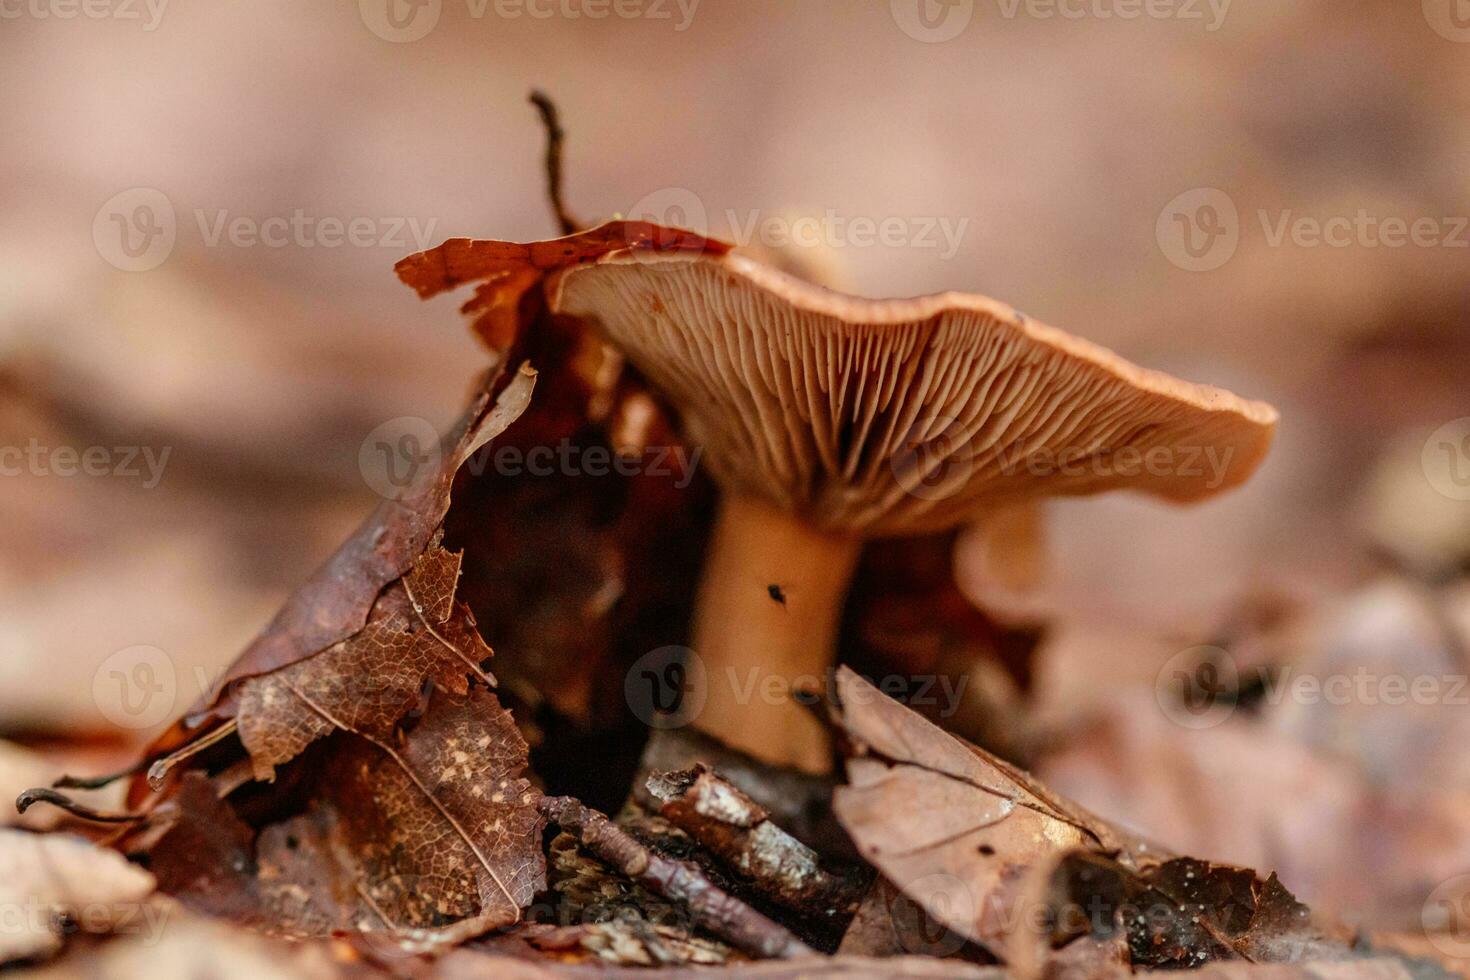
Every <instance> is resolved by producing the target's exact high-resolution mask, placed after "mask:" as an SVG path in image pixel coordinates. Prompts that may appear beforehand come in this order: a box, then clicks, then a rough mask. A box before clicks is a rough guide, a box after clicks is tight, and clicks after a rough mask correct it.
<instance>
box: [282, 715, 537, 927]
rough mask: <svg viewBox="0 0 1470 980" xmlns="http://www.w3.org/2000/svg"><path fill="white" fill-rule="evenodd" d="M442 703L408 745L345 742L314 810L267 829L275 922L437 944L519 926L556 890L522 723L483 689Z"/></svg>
mask: <svg viewBox="0 0 1470 980" xmlns="http://www.w3.org/2000/svg"><path fill="white" fill-rule="evenodd" d="M436 701H437V702H438V703H436V704H435V705H434V706H433V708H432V709H431V710H429V711H428V712H427V713H426V714H425V715H424V717H423V719H422V720H421V721H420V722H419V724H418V725H417V726H416V727H414V728H413V729H412V730H411V731H409V732H408V733H407V735H406V736H405V737H404V739H403V740H402V744H391V743H389V742H380V741H375V740H374V739H372V738H368V737H364V738H355V739H348V740H345V741H344V742H343V745H342V748H341V750H340V751H339V752H337V753H335V754H333V755H332V757H331V762H330V773H331V778H330V780H329V781H328V782H327V784H325V785H322V786H319V787H317V791H316V792H315V793H314V794H313V797H312V800H311V803H310V808H309V810H308V812H307V813H305V814H303V815H301V816H298V817H294V818H292V819H290V820H287V821H285V822H283V823H278V824H273V825H271V826H269V827H267V828H266V829H265V830H264V831H262V833H261V835H260V838H259V841H258V843H257V861H258V863H259V865H260V872H259V877H260V888H261V892H262V897H263V901H264V903H265V905H266V906H267V907H268V908H269V909H270V910H271V911H272V913H273V914H272V916H271V918H272V919H273V920H274V921H276V922H279V923H282V924H283V925H286V926H288V927H292V928H293V931H297V932H300V933H303V934H307V935H311V934H318V935H319V934H325V933H328V932H331V931H332V930H334V929H342V930H352V931H359V932H364V933H376V934H381V935H384V936H386V937H389V938H390V940H391V941H398V940H402V941H404V942H405V943H407V944H408V945H409V946H410V947H413V948H435V947H438V946H442V945H445V944H452V943H455V942H462V941H463V940H465V939H468V938H472V937H474V936H477V935H480V934H481V933H484V932H487V931H489V930H490V929H494V928H498V927H501V926H505V925H509V924H511V923H513V922H515V921H517V920H518V919H519V918H520V910H521V908H522V907H524V906H526V905H529V904H530V902H531V899H532V897H533V896H534V895H535V894H536V892H537V891H538V890H540V889H541V888H543V887H545V859H544V856H543V854H542V850H541V833H540V831H541V820H540V817H539V815H538V814H537V811H536V806H535V804H536V800H537V798H538V796H539V794H538V793H536V791H535V790H533V789H532V787H531V785H530V783H528V782H527V781H526V780H525V779H523V778H521V773H522V772H523V771H524V769H525V766H526V744H525V742H524V741H523V740H522V739H521V736H520V733H519V732H518V731H517V730H516V727H515V723H514V722H513V721H512V720H511V717H510V713H509V712H508V711H506V710H505V709H503V708H501V707H500V705H499V703H498V702H497V701H496V699H495V696H494V695H493V694H491V693H489V692H488V691H485V690H483V689H479V688H477V689H475V690H474V691H473V692H471V693H470V694H469V695H468V696H466V697H457V696H452V695H443V696H438V697H436Z"/></svg>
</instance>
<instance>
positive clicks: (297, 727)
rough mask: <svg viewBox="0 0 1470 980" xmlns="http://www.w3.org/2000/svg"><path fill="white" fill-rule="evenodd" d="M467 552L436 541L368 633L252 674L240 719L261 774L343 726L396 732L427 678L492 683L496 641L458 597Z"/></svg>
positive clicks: (389, 594)
mask: <svg viewBox="0 0 1470 980" xmlns="http://www.w3.org/2000/svg"><path fill="white" fill-rule="evenodd" d="M460 558H461V556H460V555H459V554H455V553H451V552H448V551H445V550H444V549H443V548H440V547H438V546H437V545H431V546H430V549H429V550H428V551H426V552H425V553H424V554H422V555H420V556H419V558H418V559H417V560H416V561H415V562H414V563H413V567H412V568H410V569H409V570H408V573H407V574H405V575H404V576H403V577H402V578H401V579H399V580H398V581H397V582H395V583H393V584H392V585H391V586H389V587H388V588H387V589H386V590H385V591H384V592H383V594H382V595H381V596H379V597H378V601H377V602H376V603H374V604H373V611H372V612H371V613H370V614H369V616H368V621H367V625H366V626H364V627H363V628H362V631H361V632H359V633H357V634H356V635H354V636H352V637H350V638H348V639H346V640H343V641H342V642H341V643H338V644H336V645H334V646H332V647H331V648H330V649H328V650H324V651H322V652H321V653H319V654H317V655H316V656H315V657H311V658H309V659H307V660H303V661H300V662H298V663H295V664H291V665H290V666H288V667H283V668H282V669H280V670H278V671H276V672H274V673H271V674H267V675H265V676H264V677H257V678H252V679H250V680H248V681H245V682H244V684H243V685H242V691H241V695H240V707H239V714H238V716H237V719H238V723H239V729H240V741H242V742H243V743H244V744H245V748H246V749H247V750H248V751H249V752H250V757H251V759H252V760H253V762H254V766H255V776H256V778H257V779H271V778H273V776H274V772H275V767H276V766H278V765H281V764H283V763H286V762H289V761H291V760H292V759H294V758H296V756H298V755H300V754H301V752H302V750H304V749H305V748H306V747H307V745H309V744H310V743H312V742H314V741H316V740H317V739H319V738H323V737H325V736H326V735H328V734H330V733H331V732H332V731H334V730H336V729H343V730H346V731H352V732H357V733H359V734H362V735H364V736H366V737H369V738H371V739H374V740H376V741H380V742H382V741H387V740H390V739H391V738H392V735H393V731H394V729H395V727H396V726H397V725H398V722H399V720H400V719H402V718H403V716H404V715H406V714H408V712H409V710H410V709H411V708H413V707H414V705H416V704H417V703H418V702H419V700H420V699H421V698H422V696H423V690H424V684H425V682H426V681H432V682H433V683H434V684H436V685H438V686H439V687H440V688H443V689H444V690H447V691H453V692H454V693H456V694H461V695H463V694H467V693H468V692H469V685H468V681H467V678H468V677H470V676H475V677H478V678H479V679H481V680H482V681H484V682H485V683H486V684H489V683H491V681H490V678H489V677H488V676H487V675H486V674H485V672H484V670H483V668H482V666H481V664H482V663H483V662H484V661H486V660H488V659H489V657H490V655H491V652H490V648H489V647H488V646H486V644H485V641H484V640H483V639H481V638H480V634H479V632H478V631H477V630H476V629H475V619H474V615H473V614H472V613H470V611H469V609H468V608H467V607H465V606H464V605H462V604H461V603H458V602H457V601H456V600H455V591H456V589H457V588H458V585H459V568H460Z"/></svg>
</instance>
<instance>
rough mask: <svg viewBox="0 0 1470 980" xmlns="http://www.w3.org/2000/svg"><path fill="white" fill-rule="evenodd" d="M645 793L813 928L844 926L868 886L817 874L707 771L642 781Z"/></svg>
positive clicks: (747, 802) (763, 817) (816, 866)
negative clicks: (826, 923) (810, 920)
mask: <svg viewBox="0 0 1470 980" xmlns="http://www.w3.org/2000/svg"><path fill="white" fill-rule="evenodd" d="M648 791H649V793H650V794H651V795H652V796H653V797H654V799H656V800H658V801H659V813H660V814H661V815H662V816H663V817H664V818H665V819H667V820H668V821H669V822H670V823H672V824H673V825H674V826H675V827H678V828H679V829H680V830H682V831H684V832H685V833H686V834H688V835H689V836H690V837H693V838H694V839H695V840H697V841H698V842H699V843H700V844H702V845H703V846H704V847H705V848H706V849H707V850H709V851H710V852H712V853H713V854H714V855H715V856H716V857H718V858H719V859H720V861H721V863H723V864H724V866H725V867H726V868H728V869H729V870H730V871H731V872H732V873H734V874H735V875H737V876H739V877H741V878H744V879H746V880H748V881H750V882H751V883H752V884H753V885H754V886H755V888H756V889H757V890H758V891H759V892H760V894H761V895H762V896H763V897H765V898H766V899H768V900H770V901H771V902H774V903H776V904H778V905H780V906H781V907H783V908H785V909H789V910H790V911H793V912H795V913H797V914H798V915H802V916H806V917H811V918H815V919H817V920H819V921H833V920H836V921H845V918H844V917H851V915H852V914H853V913H854V912H855V911H857V906H858V903H859V902H860V901H861V900H862V897H863V891H864V886H865V884H866V882H861V881H849V880H847V879H845V878H840V877H838V876H836V875H833V874H831V873H830V872H828V871H826V870H823V868H822V867H821V859H820V858H819V857H818V856H817V853H816V852H815V851H813V850H812V849H811V848H809V847H807V846H806V845H805V844H803V843H802V842H801V841H799V840H797V839H796V838H795V837H792V836H791V835H790V834H788V833H786V831H784V830H782V829H781V828H780V827H778V826H777V825H776V824H775V822H774V821H772V820H771V819H770V814H769V813H767V812H766V810H765V808H764V807H762V806H761V805H760V804H758V803H756V802H755V801H754V800H752V799H751V798H750V797H749V796H747V795H746V794H745V792H744V791H743V790H741V789H740V788H739V787H738V786H736V785H735V784H734V783H731V782H729V781H728V780H726V779H725V778H724V777H722V776H721V775H719V774H718V773H716V772H714V771H713V770H711V769H710V768H709V767H707V766H705V765H703V764H700V765H696V766H695V767H694V768H692V769H685V770H680V771H677V772H669V773H662V774H659V775H655V776H653V777H651V778H650V779H649V780H648Z"/></svg>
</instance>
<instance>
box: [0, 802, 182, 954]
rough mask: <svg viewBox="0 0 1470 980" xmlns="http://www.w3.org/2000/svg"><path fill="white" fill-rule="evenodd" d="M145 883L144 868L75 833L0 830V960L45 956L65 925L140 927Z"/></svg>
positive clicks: (95, 929) (96, 929) (149, 881)
mask: <svg viewBox="0 0 1470 980" xmlns="http://www.w3.org/2000/svg"><path fill="white" fill-rule="evenodd" d="M153 889H154V880H153V876H152V875H151V874H149V873H148V872H147V871H144V870H143V869H142V868H139V867H136V866H134V865H132V864H129V863H128V862H127V861H126V860H125V859H123V858H122V857H121V856H120V855H118V854H115V853H113V852H111V851H105V850H102V849H101V848H99V847H97V846H96V845H94V844H90V843H88V842H87V841H84V840H82V839H80V838H76V837H67V836H62V835H59V834H45V835H43V834H30V833H26V832H24V831H19V830H0V909H3V910H4V913H5V914H4V915H3V917H0V965H4V964H7V963H15V962H18V961H28V960H40V959H45V958H47V957H49V956H52V955H54V954H56V953H57V952H58V951H59V950H60V949H61V947H62V943H63V937H64V936H65V935H66V933H68V932H75V931H81V932H88V933H106V932H111V931H113V930H115V929H134V928H138V929H141V928H142V927H143V926H144V925H145V924H149V923H146V922H145V919H144V916H143V911H144V904H145V900H146V899H147V898H148V896H149V895H151V894H153ZM151 925H153V926H157V923H156V922H153V923H151Z"/></svg>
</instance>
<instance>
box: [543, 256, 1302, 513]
mask: <svg viewBox="0 0 1470 980" xmlns="http://www.w3.org/2000/svg"><path fill="white" fill-rule="evenodd" d="M546 288H547V296H548V300H549V303H550V307H551V309H552V310H553V311H554V312H557V313H560V314H563V315H569V316H573V317H577V318H579V319H583V320H585V321H587V322H589V323H592V324H594V325H595V326H596V327H597V328H598V329H600V330H601V331H602V332H603V333H604V334H605V336H606V337H607V338H608V340H609V341H610V342H611V343H612V344H613V345H615V346H616V347H618V348H619V349H621V350H622V351H623V352H624V353H625V354H626V356H627V357H628V359H629V360H630V361H631V362H632V363H633V364H634V365H635V366H636V367H637V368H638V369H639V370H640V371H641V372H642V373H643V374H644V375H645V376H646V377H647V378H648V380H649V381H650V382H651V383H652V384H653V386H654V387H655V388H656V389H658V390H659V392H660V393H661V394H662V395H663V396H664V397H665V398H666V399H667V400H668V401H669V402H670V404H671V405H672V406H673V408H674V409H675V410H676V411H677V413H678V414H679V415H680V417H681V418H682V421H683V432H684V435H685V437H686V438H687V439H688V440H689V441H690V442H691V443H692V444H694V445H696V446H699V447H702V448H703V450H704V454H703V458H702V459H701V462H703V463H705V464H706V465H708V466H709V468H710V471H711V473H712V474H713V475H714V476H715V478H716V480H717V481H718V482H719V483H720V484H721V485H722V487H724V489H725V490H726V491H728V492H734V493H744V494H751V495H754V496H756V497H759V498H762V499H765V500H767V501H770V502H772V503H775V504H776V505H778V506H780V507H782V508H785V509H787V510H790V511H792V512H794V513H796V514H798V515H800V516H802V518H803V519H804V520H806V521H808V522H809V523H811V524H813V525H815V526H817V527H821V528H825V529H829V530H832V531H841V532H845V533H859V534H863V535H866V536H883V535H902V534H914V533H921V532H925V531H933V530H940V529H943V528H946V527H951V526H954V525H955V524H958V523H962V522H963V521H965V520H966V519H967V518H969V517H970V516H972V515H973V514H974V513H976V512H977V511H978V510H979V509H982V508H985V507H987V506H992V505H995V504H998V503H1008V502H1015V501H1018V500H1025V499H1028V498H1036V497H1043V496H1055V495H1081V494H1092V493H1099V492H1102V491H1106V490H1114V489H1131V490H1137V491H1142V492H1145V493H1149V494H1154V495H1157V496H1160V497H1164V498H1167V499H1170V500H1174V501H1181V502H1182V501H1194V500H1200V499H1203V498H1206V497H1209V496H1212V495H1213V494H1215V493H1218V492H1220V491H1222V490H1226V489H1228V488H1230V487H1234V486H1236V485H1238V484H1240V483H1241V482H1243V481H1244V480H1246V479H1247V478H1248V477H1249V476H1250V475H1251V473H1252V472H1253V471H1254V470H1255V469H1256V467H1257V466H1258V465H1259V464H1260V462H1261V460H1262V459H1263V458H1264V457H1265V455H1266V452H1267V450H1268V449H1269V447H1270V444H1271V438H1272V434H1273V432H1274V429H1275V425H1276V419H1277V414H1276V410H1275V409H1273V408H1272V407H1271V406H1270V405H1266V404H1264V403H1261V402H1252V401H1246V400H1244V399H1241V398H1239V397H1237V396H1235V395H1233V394H1231V393H1230V392H1228V391H1223V390H1221V389H1218V388H1211V387H1207V386H1204V385H1196V384H1191V383H1189V382H1185V381H1180V380H1178V379H1176V378H1172V377H1170V376H1168V375H1166V374H1161V373H1159V372H1156V371H1149V370H1145V369H1143V368H1140V367H1137V366H1136V365H1133V364H1131V363H1129V362H1128V361H1126V360H1124V359H1122V358H1121V357H1118V356H1117V355H1116V354H1113V353H1112V352H1111V351H1108V350H1105V349H1104V348H1102V347H1099V346H1097V345H1095V344H1092V343H1089V342H1088V341H1085V340H1081V339H1079V338H1077V337H1073V336H1071V335H1069V334H1066V333H1064V332H1062V331H1060V330H1057V329H1055V328H1053V327H1048V326H1046V325H1045V324H1042V323H1038V322H1036V321H1035V320H1031V319H1029V318H1027V317H1026V316H1024V315H1023V314H1021V313H1018V312H1017V311H1015V310H1014V309H1012V308H1011V307H1009V306H1007V305H1005V304H1003V303H999V302H996V301H995V300H992V299H988V298H986V297H984V296H975V295H967V294H963V293H953V292H951V293H942V294H939V295H934V296H925V297H919V298H915V299H895V300H871V299H863V298H860V297H856V296H847V295H843V294H841V293H836V292H833V291H830V290H826V289H823V288H821V287H819V286H813V285H810V284H808V283H805V282H802V281H801V280H799V279H796V278H794V277H792V276H789V275H786V274H785V273H782V272H779V271H777V270H775V269H772V268H770V267H768V266H764V265H761V264H759V263H756V262H752V261H751V260H749V259H747V258H744V257H742V256H739V255H733V254H728V255H712V254H690V253H680V254H649V253H646V252H637V251H626V250H625V251H619V252H615V253H612V254H609V255H607V256H604V257H603V258H600V259H598V260H597V261H595V262H592V263H589V264H586V265H581V266H577V267H574V268H569V269H566V270H564V271H562V272H559V273H557V274H556V275H554V276H553V277H552V278H551V279H549V280H548V281H547V287H546Z"/></svg>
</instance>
